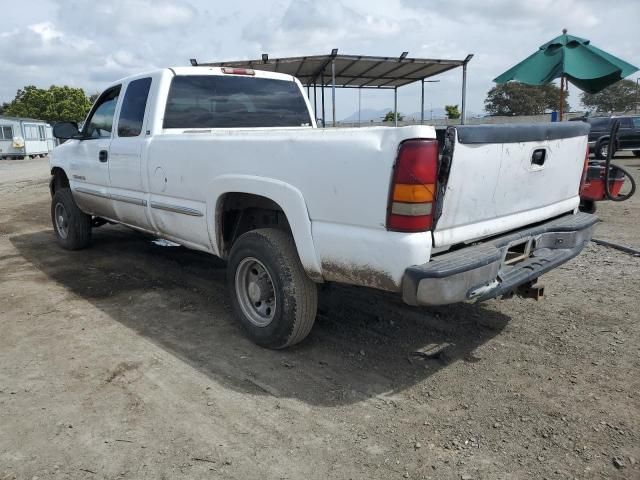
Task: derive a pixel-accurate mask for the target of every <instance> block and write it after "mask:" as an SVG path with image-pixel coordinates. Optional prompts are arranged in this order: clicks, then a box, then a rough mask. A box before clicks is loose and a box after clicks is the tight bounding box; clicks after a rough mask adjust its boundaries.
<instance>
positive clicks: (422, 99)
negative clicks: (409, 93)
mask: <svg viewBox="0 0 640 480" xmlns="http://www.w3.org/2000/svg"><path fill="white" fill-rule="evenodd" d="M421 83H422V94H421V95H420V125H423V124H424V78H423V79H422V82H421Z"/></svg>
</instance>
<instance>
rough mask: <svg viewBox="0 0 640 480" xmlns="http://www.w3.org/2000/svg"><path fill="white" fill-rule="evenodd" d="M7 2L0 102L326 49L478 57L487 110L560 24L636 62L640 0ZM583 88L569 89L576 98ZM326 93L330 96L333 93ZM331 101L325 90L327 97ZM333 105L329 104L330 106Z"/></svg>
mask: <svg viewBox="0 0 640 480" xmlns="http://www.w3.org/2000/svg"><path fill="white" fill-rule="evenodd" d="M28 10H29V14H28V15H25V14H24V7H23V6H22V5H20V4H19V3H15V2H14V3H8V4H7V5H5V6H3V23H2V25H0V52H2V53H1V54H0V75H1V76H2V77H1V78H2V81H0V101H9V100H11V99H12V98H13V96H14V95H15V92H16V90H17V89H18V88H21V87H23V86H24V85H28V84H36V85H38V86H42V87H47V86H49V85H51V84H54V83H55V84H68V85H74V86H81V87H83V88H85V90H86V91H88V92H94V91H96V90H101V89H102V88H104V86H105V85H106V84H108V83H110V82H112V81H113V80H116V79H117V78H120V77H122V76H125V75H127V74H130V73H135V72H138V71H143V70H147V69H150V68H153V67H161V66H169V65H187V64H188V60H189V58H197V59H198V60H200V61H216V60H218V61H219V60H232V59H239V58H259V56H260V54H261V53H263V52H268V53H269V55H270V56H271V57H272V58H273V57H279V56H289V55H312V54H319V53H328V52H329V51H331V49H332V48H339V49H340V52H341V53H349V54H364V55H383V56H393V55H399V54H400V53H401V52H403V51H405V50H408V51H409V54H410V56H416V57H431V58H464V57H465V56H466V54H467V53H474V54H475V57H474V58H473V60H472V62H471V63H470V65H469V77H468V80H469V85H468V88H469V93H468V101H469V108H470V110H472V111H476V112H479V111H481V110H482V108H483V101H484V98H485V95H486V92H487V91H488V90H489V89H490V88H491V87H492V86H493V84H492V82H491V80H492V79H493V78H494V77H496V76H497V75H498V74H500V73H502V71H504V70H506V69H507V68H509V67H510V66H512V65H513V64H515V63H516V62H518V61H520V60H521V59H523V58H524V57H526V56H527V55H529V54H530V53H532V52H533V51H534V50H535V49H536V48H538V46H539V45H541V44H543V43H545V42H546V41H548V40H549V39H551V38H553V37H554V36H556V35H559V34H560V31H561V30H562V28H568V30H569V33H572V34H574V35H576V36H580V37H586V38H589V39H591V40H592V42H593V43H594V44H595V45H597V46H599V47H600V48H603V49H605V50H607V51H610V52H611V53H613V54H614V55H618V56H620V57H621V58H623V59H625V60H627V61H629V62H631V63H634V64H636V65H637V64H640V44H639V43H638V42H637V41H636V37H637V35H636V23H637V19H638V18H640V2H638V0H619V1H616V2H609V3H608V4H606V6H604V7H603V4H602V2H601V1H600V0H536V1H531V0H483V1H478V0H448V1H447V2H429V1H425V0H332V1H330V2H321V1H318V0H315V1H314V0H274V1H270V2H265V1H259V0H235V1H234V2H211V1H210V0H111V1H109V2H96V1H95V0H30V2H29V9H28ZM460 77H461V72H460V71H459V70H454V71H451V72H448V73H446V74H443V75H441V76H440V77H438V78H439V79H440V80H441V82H440V83H432V84H428V86H427V87H425V91H426V92H427V100H426V103H427V105H429V104H430V103H433V104H434V108H436V107H438V108H440V107H442V106H443V105H445V104H455V103H460V83H461V82H460V79H461V78H460ZM398 93H399V107H400V110H401V111H404V112H414V111H416V110H418V109H419V87H418V86H416V85H414V86H407V87H403V88H402V89H400V90H399V92H398ZM578 96H579V92H577V91H576V90H575V89H573V88H572V89H571V97H570V99H571V101H572V104H573V105H575V106H577V105H578V102H577V99H578ZM327 97H328V98H329V96H327ZM327 101H328V100H327ZM338 102H339V103H338V105H337V110H338V117H339V118H341V117H344V116H347V115H349V114H350V113H352V112H353V110H354V109H356V108H357V93H356V92H355V91H351V90H348V91H338ZM392 102H393V100H392V95H391V94H390V93H389V92H378V91H366V92H362V105H363V107H367V108H377V109H379V108H383V107H390V106H391V105H392ZM328 110H330V109H328Z"/></svg>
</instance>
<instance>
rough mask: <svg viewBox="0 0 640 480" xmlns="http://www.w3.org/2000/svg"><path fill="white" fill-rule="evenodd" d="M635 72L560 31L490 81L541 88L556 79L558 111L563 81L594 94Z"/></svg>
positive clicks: (587, 43) (618, 60) (614, 58)
mask: <svg viewBox="0 0 640 480" xmlns="http://www.w3.org/2000/svg"><path fill="white" fill-rule="evenodd" d="M637 71H638V68H637V67H634V66H633V65H631V64H629V63H627V62H625V61H623V60H620V59H619V58H618V57H614V56H613V55H611V54H609V53H607V52H605V51H603V50H600V49H599V48H597V47H594V46H593V45H591V43H590V42H589V40H586V39H584V38H579V37H574V36H573V35H567V31H566V30H563V31H562V35H560V36H559V37H556V38H554V39H553V40H551V41H550V42H548V43H545V44H544V45H542V46H541V47H540V48H539V49H538V51H537V52H535V53H534V54H533V55H531V56H529V57H527V58H526V59H524V60H523V61H522V62H520V63H518V64H517V65H515V66H513V67H511V68H510V69H509V70H507V71H506V72H504V73H503V74H502V75H499V76H498V77H496V78H495V79H494V80H493V81H494V82H496V83H506V82H508V81H510V80H516V81H518V82H522V83H527V84H529V85H544V84H545V83H549V82H551V81H553V80H555V79H556V78H560V79H561V80H560V91H561V97H560V99H561V101H560V105H561V108H562V104H563V102H562V94H563V92H564V80H565V79H566V80H567V81H569V82H571V83H573V84H574V85H575V86H576V87H578V88H579V89H580V90H583V91H585V92H588V93H597V92H599V91H600V90H603V89H604V88H606V87H608V86H609V85H612V84H614V83H616V82H617V81H619V80H621V79H623V78H624V77H627V76H629V75H631V74H632V73H634V72H637ZM561 115H562V110H561Z"/></svg>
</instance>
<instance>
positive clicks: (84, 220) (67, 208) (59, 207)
mask: <svg viewBox="0 0 640 480" xmlns="http://www.w3.org/2000/svg"><path fill="white" fill-rule="evenodd" d="M51 221H52V223H53V231H54V232H55V235H56V239H57V240H58V243H59V244H60V246H61V247H62V248H64V249H66V250H79V249H81V248H85V247H86V246H87V245H89V242H90V241H91V216H90V215H87V214H86V213H84V212H83V211H82V210H80V208H78V206H77V205H76V202H75V201H74V200H73V195H72V194H71V190H70V189H69V188H60V189H58V190H57V191H56V193H55V194H54V195H53V199H52V200H51Z"/></svg>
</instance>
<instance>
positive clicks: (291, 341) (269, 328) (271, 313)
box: [227, 228, 318, 349]
mask: <svg viewBox="0 0 640 480" xmlns="http://www.w3.org/2000/svg"><path fill="white" fill-rule="evenodd" d="M227 280H228V285H229V290H230V292H231V301H232V304H233V309H234V311H235V314H236V316H237V317H238V319H239V320H240V323H241V324H242V326H243V328H244V330H245V331H246V332H247V334H248V336H249V337H250V338H251V339H252V340H253V341H254V342H255V343H257V344H258V345H261V346H263V347H267V348H274V349H279V348H286V347H290V346H292V345H295V344H296V343H298V342H301V341H302V340H304V339H305V337H306V336H307V335H308V334H309V332H310V331H311V327H313V323H314V321H315V317H316V311H317V305H318V289H317V286H316V284H315V283H314V282H313V281H312V280H311V279H310V278H309V277H308V276H307V275H306V273H305V272H304V269H303V268H302V264H301V263H300V259H299V258H298V253H297V250H296V246H295V243H294V241H293V238H292V237H291V235H290V234H288V233H286V232H284V231H281V230H277V229H274V228H264V229H259V230H253V231H250V232H247V233H245V234H243V235H242V236H240V237H239V238H238V239H237V240H236V242H235V243H234V245H233V248H232V249H231V255H230V256H229V264H228V270H227Z"/></svg>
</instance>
